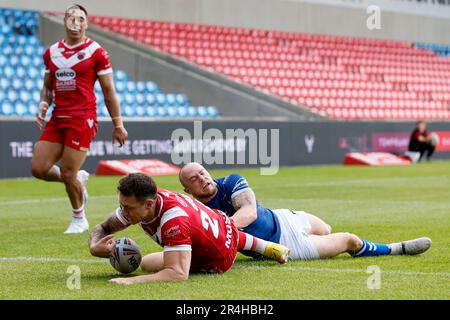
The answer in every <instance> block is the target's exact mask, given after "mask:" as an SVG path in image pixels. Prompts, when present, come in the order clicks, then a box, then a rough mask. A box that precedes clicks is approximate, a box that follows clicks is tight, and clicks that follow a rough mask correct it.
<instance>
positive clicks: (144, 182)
mask: <svg viewBox="0 0 450 320" xmlns="http://www.w3.org/2000/svg"><path fill="white" fill-rule="evenodd" d="M157 188H158V187H157V186H156V183H155V181H154V180H153V179H152V177H150V176H148V175H146V174H143V173H130V174H128V175H127V176H125V177H123V178H122V179H120V181H119V185H118V187H117V190H119V192H120V193H121V194H122V195H124V196H125V197H130V196H135V197H136V199H137V200H138V201H140V202H144V201H145V200H146V199H149V198H150V199H156V195H157V191H158V189H157Z"/></svg>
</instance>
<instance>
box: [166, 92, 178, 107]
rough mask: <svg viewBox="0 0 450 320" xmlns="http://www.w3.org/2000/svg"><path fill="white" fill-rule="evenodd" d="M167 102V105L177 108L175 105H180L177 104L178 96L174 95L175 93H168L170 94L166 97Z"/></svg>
mask: <svg viewBox="0 0 450 320" xmlns="http://www.w3.org/2000/svg"><path fill="white" fill-rule="evenodd" d="M166 100H167V104H168V105H169V106H175V105H177V104H178V103H177V99H176V95H175V94H173V93H168V94H167V95H166Z"/></svg>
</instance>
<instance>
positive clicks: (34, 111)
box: [28, 103, 38, 116]
mask: <svg viewBox="0 0 450 320" xmlns="http://www.w3.org/2000/svg"><path fill="white" fill-rule="evenodd" d="M37 113H38V105H37V104H35V103H29V104H28V114H29V115H30V116H34V115H36V114H37Z"/></svg>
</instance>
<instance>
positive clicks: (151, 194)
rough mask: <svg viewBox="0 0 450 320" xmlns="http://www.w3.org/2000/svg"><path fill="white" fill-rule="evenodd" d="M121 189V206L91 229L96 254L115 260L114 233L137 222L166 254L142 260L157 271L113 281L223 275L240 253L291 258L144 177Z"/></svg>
mask: <svg viewBox="0 0 450 320" xmlns="http://www.w3.org/2000/svg"><path fill="white" fill-rule="evenodd" d="M118 190H119V193H120V194H119V201H120V207H119V208H118V209H117V210H116V211H115V212H114V213H112V214H111V215H110V216H109V217H108V219H106V221H104V222H103V223H102V224H99V225H97V226H95V227H94V229H93V230H92V234H91V236H90V238H89V250H90V252H91V254H92V255H93V256H96V257H102V258H108V257H110V256H111V255H112V254H113V253H114V250H115V241H114V240H113V239H112V238H113V234H114V233H115V232H118V231H120V230H123V229H125V228H127V227H128V226H130V225H133V224H137V223H139V224H140V226H141V227H142V229H143V230H144V231H145V233H147V234H148V235H149V236H150V237H151V238H153V240H155V241H156V242H157V243H158V244H159V245H161V246H162V247H163V248H164V251H163V252H157V253H151V254H149V255H147V256H145V257H144V258H143V259H142V262H141V269H142V270H144V271H147V272H156V273H154V274H150V275H144V276H136V277H130V278H116V279H112V280H110V281H111V282H114V283H120V284H135V283H142V282H150V281H168V280H186V279H187V278H188V276H189V273H190V272H209V273H223V272H226V271H227V270H228V269H230V268H231V266H232V265H233V262H234V259H235V258H236V254H237V251H239V250H250V251H255V252H257V253H260V254H262V255H264V256H266V257H268V258H271V259H273V260H277V261H278V262H280V263H286V262H287V260H288V257H289V254H290V251H289V249H288V248H286V247H284V246H282V245H280V244H277V243H273V242H268V241H265V240H262V239H259V238H256V237H253V236H251V235H249V234H247V233H244V232H242V231H239V230H238V229H237V228H236V226H235V225H234V223H233V221H232V220H231V219H229V218H228V217H227V215H226V214H225V213H223V212H221V211H219V210H213V209H210V208H208V207H207V206H205V205H203V204H202V203H201V202H199V201H197V200H195V199H193V198H191V197H189V196H187V195H184V194H180V193H176V192H171V191H168V190H163V189H158V188H157V186H156V184H155V182H154V181H153V179H152V178H151V177H149V176H147V175H145V174H141V173H132V174H129V175H127V176H125V177H124V178H122V179H121V180H120V182H119V186H118Z"/></svg>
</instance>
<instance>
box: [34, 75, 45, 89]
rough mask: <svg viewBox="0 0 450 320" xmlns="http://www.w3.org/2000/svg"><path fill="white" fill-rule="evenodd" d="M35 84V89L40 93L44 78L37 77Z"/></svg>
mask: <svg viewBox="0 0 450 320" xmlns="http://www.w3.org/2000/svg"><path fill="white" fill-rule="evenodd" d="M34 81H35V82H36V87H37V88H38V90H39V91H40V90H41V89H42V87H43V86H44V77H38V78H37V80H34Z"/></svg>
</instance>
